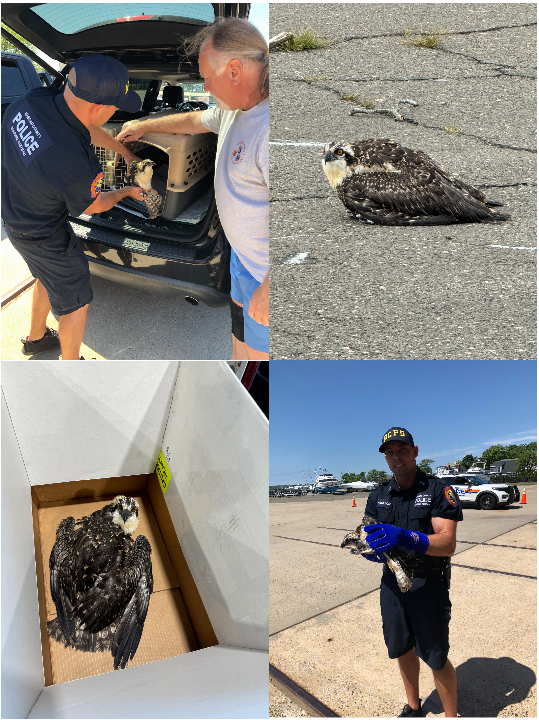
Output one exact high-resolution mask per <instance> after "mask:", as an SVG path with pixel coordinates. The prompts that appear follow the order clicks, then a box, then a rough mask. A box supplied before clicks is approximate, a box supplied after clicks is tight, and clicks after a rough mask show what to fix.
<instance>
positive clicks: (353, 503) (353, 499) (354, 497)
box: [352, 491, 526, 507]
mask: <svg viewBox="0 0 539 720" xmlns="http://www.w3.org/2000/svg"><path fill="white" fill-rule="evenodd" d="M524 492H526V491H524ZM524 497H526V496H525V495H524ZM524 502H526V501H525V500H524ZM352 507H357V505H356V496H355V495H352Z"/></svg>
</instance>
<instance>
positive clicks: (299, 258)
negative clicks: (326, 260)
mask: <svg viewBox="0 0 539 720" xmlns="http://www.w3.org/2000/svg"><path fill="white" fill-rule="evenodd" d="M308 254H309V253H308V252H303V253H299V254H298V255H294V257H292V258H290V260H285V261H284V265H302V264H303V263H304V262H305V258H306V257H307V255H308Z"/></svg>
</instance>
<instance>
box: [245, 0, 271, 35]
mask: <svg viewBox="0 0 539 720" xmlns="http://www.w3.org/2000/svg"><path fill="white" fill-rule="evenodd" d="M249 20H250V21H251V22H252V23H253V25H255V26H256V27H257V28H258V29H259V30H260V32H261V33H262V35H263V36H264V37H265V38H266V41H268V40H269V3H251V10H250V11H249Z"/></svg>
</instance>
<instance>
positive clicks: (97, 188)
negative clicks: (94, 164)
mask: <svg viewBox="0 0 539 720" xmlns="http://www.w3.org/2000/svg"><path fill="white" fill-rule="evenodd" d="M102 182H103V173H102V172H100V173H97V175H96V176H95V178H94V181H93V182H92V188H91V193H92V197H93V198H96V197H97V196H98V195H99V193H100V192H101V183H102Z"/></svg>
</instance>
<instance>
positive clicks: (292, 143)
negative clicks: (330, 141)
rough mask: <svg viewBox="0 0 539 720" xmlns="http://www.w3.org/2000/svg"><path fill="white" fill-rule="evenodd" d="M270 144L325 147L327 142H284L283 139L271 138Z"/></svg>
mask: <svg viewBox="0 0 539 720" xmlns="http://www.w3.org/2000/svg"><path fill="white" fill-rule="evenodd" d="M269 144H270V145H293V146H294V147H305V146H309V147H324V146H325V144H326V143H323V142H320V143H312V142H284V141H281V140H270V143H269Z"/></svg>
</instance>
